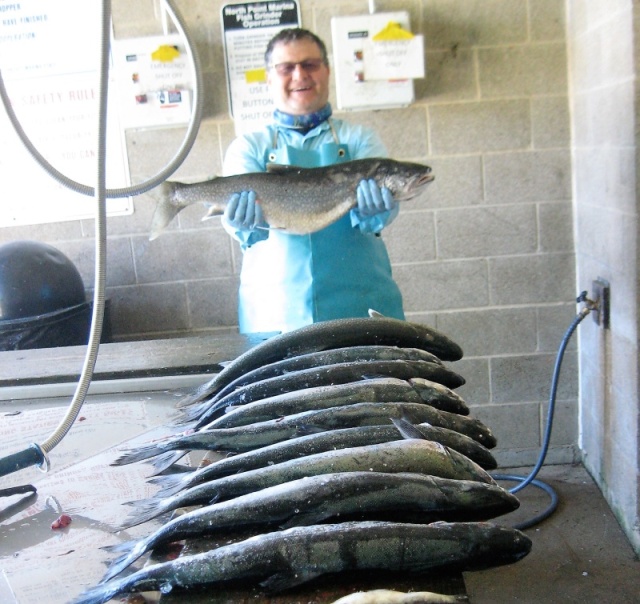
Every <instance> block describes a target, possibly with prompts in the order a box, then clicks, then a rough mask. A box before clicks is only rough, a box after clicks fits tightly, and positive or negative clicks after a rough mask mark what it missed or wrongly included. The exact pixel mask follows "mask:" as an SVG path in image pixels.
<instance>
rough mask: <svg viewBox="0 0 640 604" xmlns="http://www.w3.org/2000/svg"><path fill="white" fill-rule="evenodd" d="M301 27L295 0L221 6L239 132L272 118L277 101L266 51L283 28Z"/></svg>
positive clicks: (232, 105) (232, 110)
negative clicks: (268, 79) (270, 83)
mask: <svg viewBox="0 0 640 604" xmlns="http://www.w3.org/2000/svg"><path fill="white" fill-rule="evenodd" d="M299 26H300V11H299V7H298V3H297V2H296V1H294V0H282V1H280V2H244V3H241V4H226V5H224V6H223V7H222V34H223V35H222V39H223V43H224V55H225V63H226V71H227V82H228V85H229V112H230V113H231V116H232V117H233V119H234V121H235V126H236V133H237V134H241V133H243V132H249V131H251V130H256V129H257V128H259V127H261V126H263V125H264V124H265V123H267V122H269V121H270V119H271V115H272V113H273V109H274V104H273V100H272V99H271V95H270V93H269V89H268V86H267V82H266V77H267V74H266V69H265V65H264V52H265V50H266V48H267V44H268V42H269V40H270V39H271V38H272V37H273V36H274V35H276V34H277V33H278V32H279V31H280V30H282V29H285V28H288V27H299Z"/></svg>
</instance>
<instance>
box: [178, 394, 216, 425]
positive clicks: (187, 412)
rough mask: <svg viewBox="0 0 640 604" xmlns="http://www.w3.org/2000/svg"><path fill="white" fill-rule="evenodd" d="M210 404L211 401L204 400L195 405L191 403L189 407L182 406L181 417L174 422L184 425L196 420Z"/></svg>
mask: <svg viewBox="0 0 640 604" xmlns="http://www.w3.org/2000/svg"><path fill="white" fill-rule="evenodd" d="M210 405H211V401H209V400H206V401H204V402H202V403H198V404H197V405H191V406H190V407H187V408H183V409H182V410H181V411H182V417H180V419H178V421H177V422H176V424H177V425H184V424H188V423H190V422H193V421H195V420H197V419H198V418H200V417H201V416H202V415H203V414H204V412H205V411H206V410H207V409H208V408H209V406H210Z"/></svg>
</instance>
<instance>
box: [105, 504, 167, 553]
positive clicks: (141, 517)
mask: <svg viewBox="0 0 640 604" xmlns="http://www.w3.org/2000/svg"><path fill="white" fill-rule="evenodd" d="M164 501H165V500H164V499H153V498H151V499H140V500H139V501H130V502H128V505H132V506H134V507H135V510H134V511H133V512H131V514H129V515H128V516H127V517H126V518H125V519H124V522H123V523H122V524H121V525H120V526H119V527H118V528H117V529H116V531H122V530H124V529H128V528H131V527H132V526H136V525H138V524H143V523H144V522H148V521H149V520H152V519H153V518H156V517H158V516H160V514H163V513H164V512H166V511H167V510H166V507H165V506H164V505H163V502H164ZM129 549H131V548H129ZM121 551H122V550H121Z"/></svg>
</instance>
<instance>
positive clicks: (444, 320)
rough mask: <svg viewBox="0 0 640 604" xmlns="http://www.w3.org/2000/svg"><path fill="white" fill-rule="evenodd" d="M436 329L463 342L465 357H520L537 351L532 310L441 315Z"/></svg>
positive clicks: (476, 311)
mask: <svg viewBox="0 0 640 604" xmlns="http://www.w3.org/2000/svg"><path fill="white" fill-rule="evenodd" d="M438 327H439V329H441V331H443V332H444V333H446V334H448V335H449V337H451V338H453V339H454V340H455V341H456V342H464V348H463V349H464V352H465V356H474V357H475V356H478V357H485V356H486V357H488V356H493V355H506V354H523V353H532V352H536V349H537V331H536V313H535V309H532V308H492V309H487V310H464V311H460V312H450V313H442V314H440V315H439V316H438ZM461 345H462V344H461Z"/></svg>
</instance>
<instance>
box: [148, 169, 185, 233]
mask: <svg viewBox="0 0 640 604" xmlns="http://www.w3.org/2000/svg"><path fill="white" fill-rule="evenodd" d="M181 186H183V184H182V183H179V182H174V181H170V180H167V181H165V182H163V183H162V184H161V185H160V187H159V188H158V190H157V191H155V193H154V194H153V195H152V196H153V197H155V199H156V200H157V203H156V209H155V211H154V213H153V218H152V219H151V234H150V235H149V241H153V240H154V239H156V238H157V237H158V236H159V235H160V233H162V231H164V229H165V228H166V227H167V226H169V223H170V222H171V221H172V220H173V219H174V218H175V217H176V216H177V214H178V212H180V210H182V209H183V208H184V206H182V205H179V204H175V203H172V202H171V199H172V198H173V195H174V193H175V191H176V190H177V189H179V188H180V187H181Z"/></svg>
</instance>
